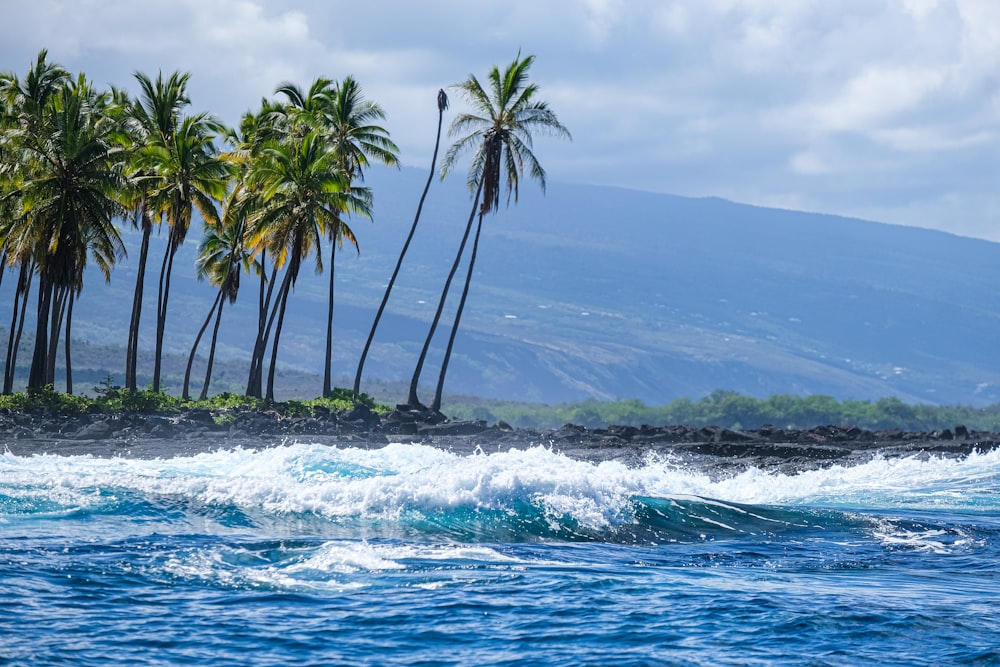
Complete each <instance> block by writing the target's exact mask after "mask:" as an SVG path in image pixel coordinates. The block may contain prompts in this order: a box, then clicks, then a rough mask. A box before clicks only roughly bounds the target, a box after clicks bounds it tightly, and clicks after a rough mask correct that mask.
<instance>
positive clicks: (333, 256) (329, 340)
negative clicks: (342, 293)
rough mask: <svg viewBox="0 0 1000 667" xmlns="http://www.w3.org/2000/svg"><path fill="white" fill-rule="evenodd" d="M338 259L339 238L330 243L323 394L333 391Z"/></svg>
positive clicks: (327, 394) (326, 394)
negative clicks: (331, 363)
mask: <svg viewBox="0 0 1000 667" xmlns="http://www.w3.org/2000/svg"><path fill="white" fill-rule="evenodd" d="M336 260H337V239H336V238H334V239H333V240H332V241H331V243H330V296H329V303H328V305H327V316H326V360H325V363H324V364H323V394H322V395H323V396H329V395H330V393H331V392H332V391H333V387H332V386H331V385H332V384H333V378H332V377H331V373H330V357H331V356H332V355H333V278H334V262H336Z"/></svg>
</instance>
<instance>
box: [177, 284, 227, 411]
mask: <svg viewBox="0 0 1000 667" xmlns="http://www.w3.org/2000/svg"><path fill="white" fill-rule="evenodd" d="M220 301H222V290H219V293H218V294H216V295H215V301H213V302H212V307H211V308H210V309H209V311H208V317H206V318H205V323H204V324H202V325H201V329H199V330H198V335H197V336H195V338H194V345H192V346H191V354H189V355H188V362H187V368H185V369H184V386H183V388H182V389H181V398H183V399H184V400H185V401H188V400H191V395H190V393H189V392H188V388H189V387H190V386H191V366H193V365H194V355H195V354H196V353H197V352H198V345H199V344H200V343H201V337H202V336H204V335H205V330H206V329H208V325H209V324H210V323H211V322H212V316H213V315H215V309H216V308H217V307H218V306H219V302H220Z"/></svg>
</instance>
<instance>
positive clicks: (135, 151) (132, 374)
mask: <svg viewBox="0 0 1000 667" xmlns="http://www.w3.org/2000/svg"><path fill="white" fill-rule="evenodd" d="M134 77H135V79H136V82H137V83H138V84H139V89H140V94H139V97H138V98H137V99H135V100H134V101H133V102H132V103H131V104H130V105H129V107H128V120H127V122H126V127H127V130H128V132H127V133H126V135H125V139H126V141H127V144H126V145H127V146H128V148H129V150H130V153H131V157H130V160H129V186H130V187H129V189H128V194H129V199H128V204H129V209H130V211H131V213H132V215H131V216H130V218H131V221H132V224H133V226H135V227H137V228H139V229H140V230H141V231H142V241H141V243H140V245H139V257H138V268H137V270H136V278H135V289H134V291H133V294H132V317H131V320H130V321H129V329H128V342H127V343H126V351H125V388H126V389H130V390H132V391H135V390H136V389H137V378H136V373H137V366H138V358H139V357H138V355H139V326H140V321H141V318H142V299H143V291H144V287H145V281H146V263H147V260H148V257H149V239H150V235H151V234H152V231H153V226H154V225H155V224H159V223H160V222H161V221H162V213H163V211H162V210H160V211H157V210H155V206H156V204H155V202H154V201H153V200H154V198H155V197H156V194H157V192H158V191H161V190H163V189H164V188H165V187H166V183H165V178H166V176H165V174H164V173H162V172H160V171H158V170H157V169H155V168H154V167H153V166H152V165H151V164H150V162H151V160H150V159H149V156H148V155H147V154H146V153H147V152H149V151H155V150H156V147H157V146H170V145H171V144H172V143H173V137H174V134H175V133H176V132H177V126H178V124H179V122H180V118H181V117H182V114H183V111H184V108H185V107H186V106H187V105H188V104H190V99H189V98H188V96H187V82H188V79H189V78H190V74H187V73H184V74H182V73H180V72H173V73H172V74H170V76H169V77H167V78H166V79H164V77H163V73H162V72H160V73H159V74H157V77H156V79H155V80H154V79H151V78H149V76H147V75H146V74H143V73H141V72H136V73H135V74H134Z"/></svg>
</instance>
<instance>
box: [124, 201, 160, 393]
mask: <svg viewBox="0 0 1000 667" xmlns="http://www.w3.org/2000/svg"><path fill="white" fill-rule="evenodd" d="M145 217H146V216H145V214H143V225H142V244H141V245H140V246H139V268H138V271H137V273H136V276H135V292H134V294H133V296H132V319H131V320H130V321H129V327H128V348H127V349H126V351H125V388H126V389H130V390H132V391H135V390H136V389H137V387H136V372H137V366H138V363H139V320H140V318H141V316H142V292H143V287H144V284H145V281H146V259H147V258H148V256H149V236H150V233H151V232H152V231H153V226H152V225H151V224H146V220H145Z"/></svg>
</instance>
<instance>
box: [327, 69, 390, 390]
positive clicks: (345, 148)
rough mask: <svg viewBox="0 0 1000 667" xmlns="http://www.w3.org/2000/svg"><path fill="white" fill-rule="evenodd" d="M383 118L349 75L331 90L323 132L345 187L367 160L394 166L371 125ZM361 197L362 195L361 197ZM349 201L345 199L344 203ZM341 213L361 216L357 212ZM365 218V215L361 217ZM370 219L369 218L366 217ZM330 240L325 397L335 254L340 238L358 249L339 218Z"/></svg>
mask: <svg viewBox="0 0 1000 667" xmlns="http://www.w3.org/2000/svg"><path fill="white" fill-rule="evenodd" d="M383 119H385V112H384V111H383V110H382V107H380V106H379V105H378V104H376V103H375V102H372V101H371V100H366V99H365V98H364V94H363V93H362V91H361V86H360V85H359V84H358V82H357V81H356V80H355V79H354V77H352V76H347V77H345V78H344V80H343V81H341V82H340V84H339V85H337V86H336V87H335V90H334V94H333V97H332V99H331V100H330V105H329V107H328V108H327V117H326V129H327V132H328V138H329V141H330V143H331V147H332V148H333V150H334V152H335V153H336V154H337V157H338V167H339V169H340V170H341V171H343V172H344V173H345V174H346V175H347V180H348V186H349V187H351V188H353V187H354V185H353V184H354V181H355V180H357V181H360V182H364V179H365V176H364V169H365V168H367V167H368V165H369V164H370V163H371V161H373V160H374V161H376V162H379V163H381V164H384V165H387V166H398V165H399V159H398V153H399V148H398V147H397V146H396V144H394V143H393V142H392V141H391V140H390V139H389V132H388V131H387V130H386V129H385V128H383V127H381V126H379V125H375V124H374V123H375V122H378V121H381V120H383ZM362 196H364V195H362ZM351 200H352V199H351V198H348V199H347V200H346V201H345V203H349V202H350V201H351ZM370 203H371V202H370V197H369V198H368V200H366V209H367V207H368V206H370ZM341 212H342V213H347V214H350V213H359V212H361V213H362V214H365V213H364V212H363V211H359V210H358V209H354V210H348V209H347V208H345V209H344V210H343V211H341ZM365 215H367V214H365ZM368 217H370V215H368ZM329 238H330V289H329V293H328V294H329V296H328V300H327V318H326V355H325V356H324V365H323V395H324V396H327V395H329V394H330V392H331V391H332V390H333V386H332V382H333V381H332V374H331V358H332V356H333V301H334V276H335V272H334V266H335V261H336V253H337V249H338V248H339V247H342V245H343V239H344V238H347V239H349V240H350V241H351V242H352V243H353V245H354V248H355V249H356V250H357V249H358V243H357V240H356V239H355V237H354V233H353V232H352V231H351V229H350V227H348V226H347V224H346V222H344V221H343V220H342V219H340V220H339V221H338V222H337V223H335V224H334V225H333V226H332V227H331V229H330V233H329Z"/></svg>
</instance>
